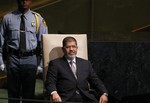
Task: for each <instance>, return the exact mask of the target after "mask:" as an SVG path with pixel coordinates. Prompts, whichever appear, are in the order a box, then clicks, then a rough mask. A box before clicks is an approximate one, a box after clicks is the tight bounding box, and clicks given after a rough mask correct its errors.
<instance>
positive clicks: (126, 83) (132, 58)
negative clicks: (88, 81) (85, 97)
mask: <svg viewBox="0 0 150 103" xmlns="http://www.w3.org/2000/svg"><path fill="white" fill-rule="evenodd" d="M88 53H89V60H90V61H91V63H92V65H93V68H94V70H95V71H96V72H97V74H98V75H99V77H100V78H101V80H102V81H103V82H104V83H105V85H106V87H107V89H108V91H109V94H110V96H111V97H113V98H114V99H115V100H118V101H122V102H123V101H126V102H125V103H134V102H136V101H139V99H140V100H141V99H143V98H144V100H145V101H142V102H140V103H148V102H149V103H150V99H149V97H148V95H149V96H150V42H89V44H88ZM137 97H138V98H137ZM139 97H141V98H139ZM146 97H147V98H146ZM135 98H136V99H135ZM115 103H116V102H115ZM136 103H137V102H136Z"/></svg>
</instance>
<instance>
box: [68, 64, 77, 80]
mask: <svg viewBox="0 0 150 103" xmlns="http://www.w3.org/2000/svg"><path fill="white" fill-rule="evenodd" d="M70 66H71V70H72V72H73V74H74V76H75V78H76V79H77V75H76V71H77V70H76V64H75V62H74V61H70Z"/></svg>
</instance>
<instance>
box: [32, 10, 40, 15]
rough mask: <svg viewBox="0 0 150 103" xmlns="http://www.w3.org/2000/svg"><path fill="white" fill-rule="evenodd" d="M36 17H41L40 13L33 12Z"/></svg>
mask: <svg viewBox="0 0 150 103" xmlns="http://www.w3.org/2000/svg"><path fill="white" fill-rule="evenodd" d="M32 13H33V14H34V15H37V16H41V15H40V14H39V13H37V12H34V11H32Z"/></svg>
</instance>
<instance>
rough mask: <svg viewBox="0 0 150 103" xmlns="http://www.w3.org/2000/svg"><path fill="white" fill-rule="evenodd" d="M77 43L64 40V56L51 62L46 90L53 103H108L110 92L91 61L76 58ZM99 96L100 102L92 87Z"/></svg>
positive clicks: (72, 39)
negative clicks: (91, 90) (91, 91)
mask: <svg viewBox="0 0 150 103" xmlns="http://www.w3.org/2000/svg"><path fill="white" fill-rule="evenodd" d="M77 49H78V46H77V41H76V39H75V38H73V37H70V36H68V37H66V38H64V39H63V47H62V50H63V52H64V56H63V57H61V58H58V59H55V60H52V61H50V63H49V67H48V71H47V76H46V85H45V86H46V89H47V92H48V94H49V95H50V99H51V100H52V101H53V102H85V103H86V102H88V103H107V102H108V97H107V96H108V92H107V90H106V88H105V86H104V84H103V83H102V81H101V80H100V79H99V78H98V76H97V75H96V73H95V72H94V70H93V68H92V66H91V64H90V62H89V61H87V60H84V59H82V58H79V57H76V54H77ZM89 85H91V86H92V87H94V88H95V90H96V91H97V93H98V94H99V97H100V99H99V101H98V100H97V99H96V97H95V96H94V95H93V94H91V93H90V88H89V87H90V86H89Z"/></svg>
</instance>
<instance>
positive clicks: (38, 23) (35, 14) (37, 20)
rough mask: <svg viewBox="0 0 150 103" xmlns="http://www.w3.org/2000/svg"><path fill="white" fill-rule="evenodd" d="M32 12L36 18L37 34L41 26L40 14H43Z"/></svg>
mask: <svg viewBox="0 0 150 103" xmlns="http://www.w3.org/2000/svg"><path fill="white" fill-rule="evenodd" d="M32 13H33V15H34V16H35V20H36V34H37V33H38V31H39V27H40V22H39V16H41V15H40V14H39V13H36V12H32Z"/></svg>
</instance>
